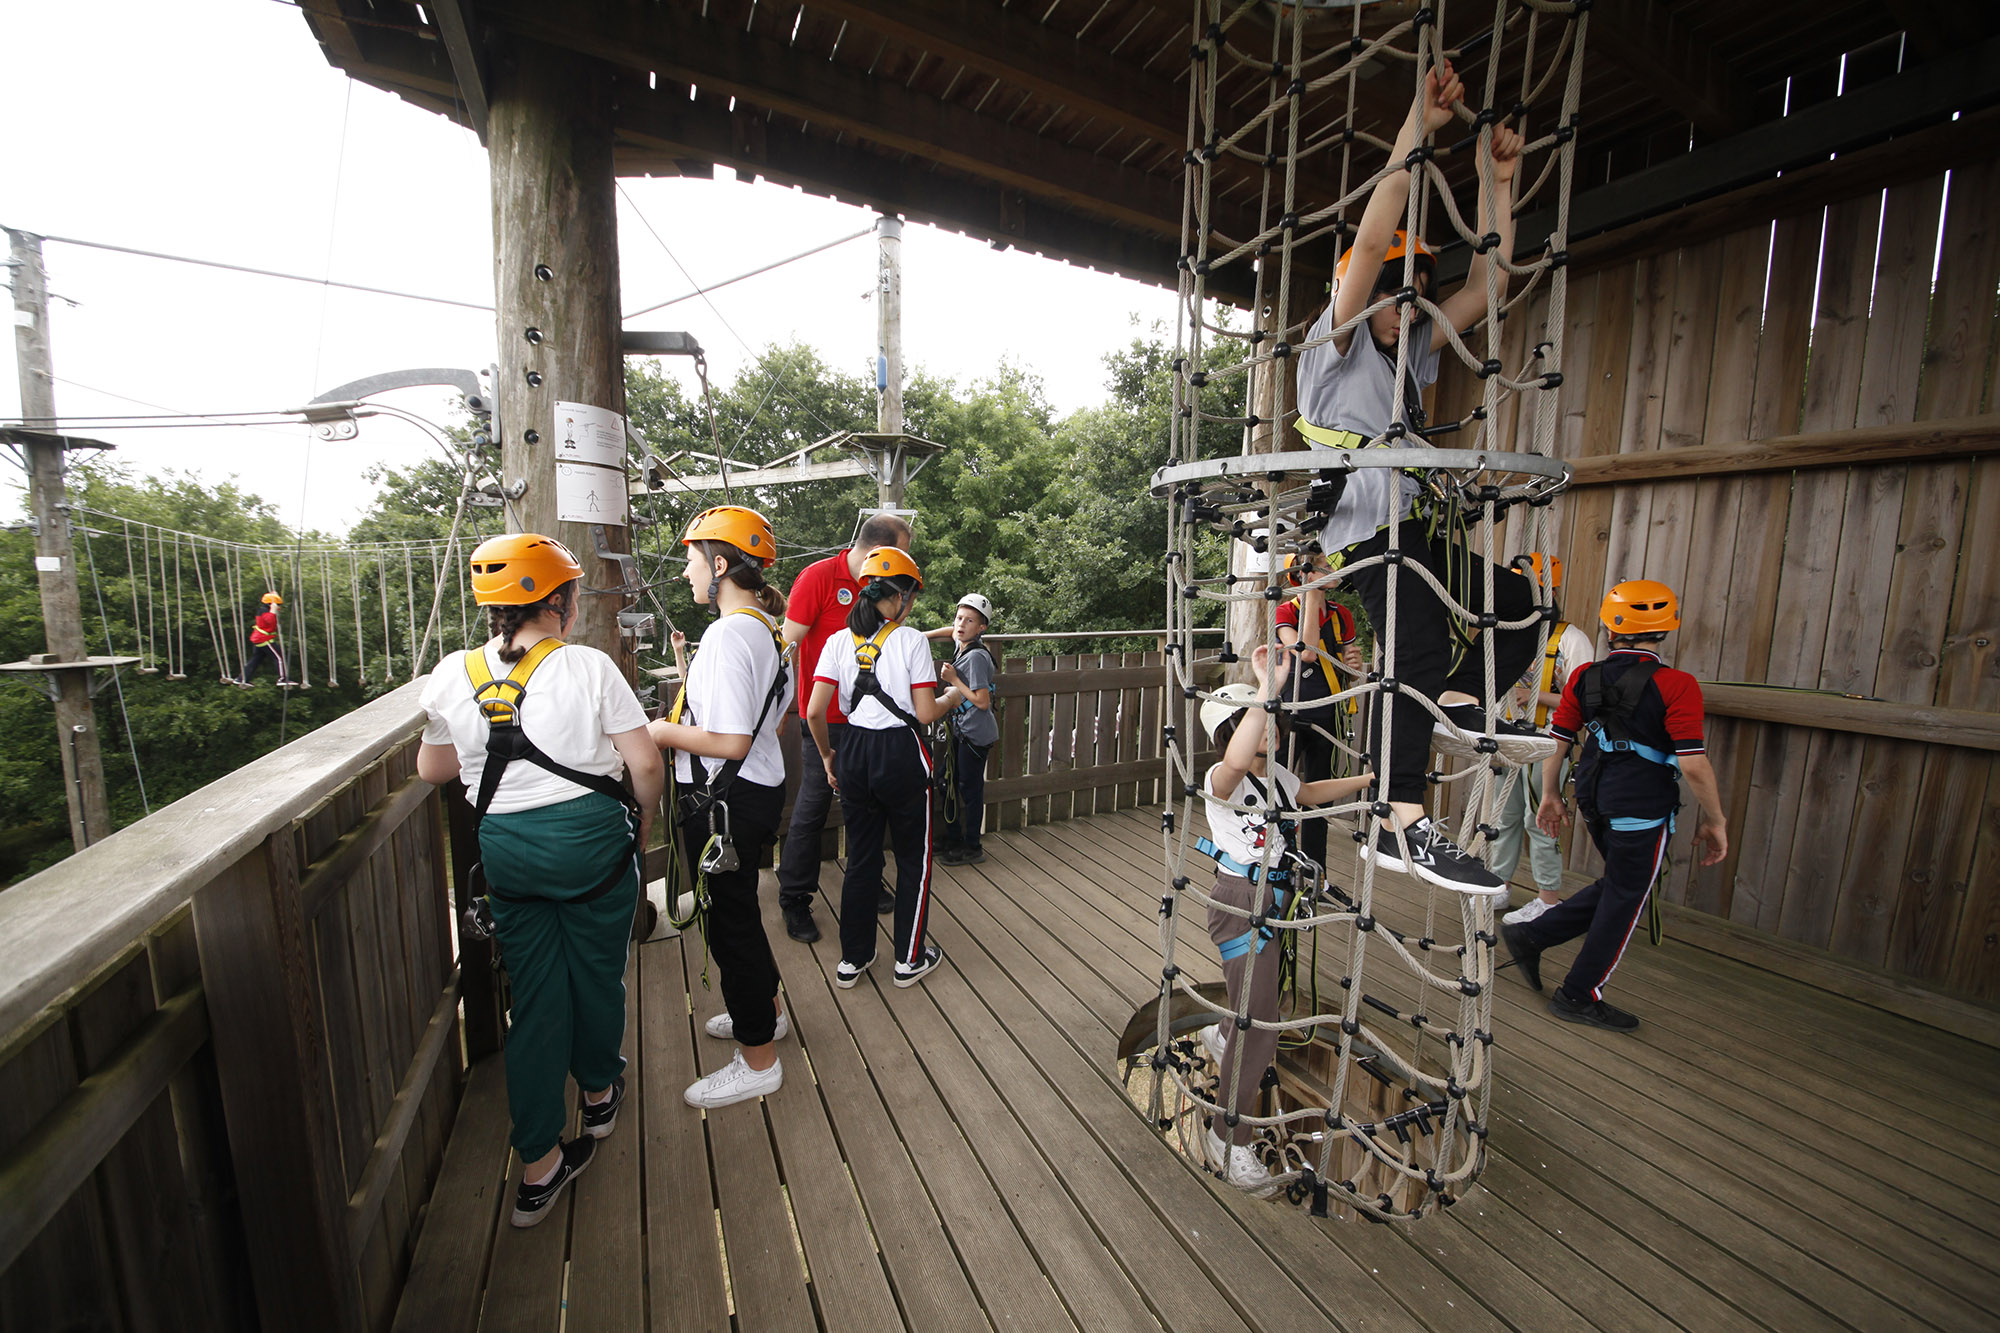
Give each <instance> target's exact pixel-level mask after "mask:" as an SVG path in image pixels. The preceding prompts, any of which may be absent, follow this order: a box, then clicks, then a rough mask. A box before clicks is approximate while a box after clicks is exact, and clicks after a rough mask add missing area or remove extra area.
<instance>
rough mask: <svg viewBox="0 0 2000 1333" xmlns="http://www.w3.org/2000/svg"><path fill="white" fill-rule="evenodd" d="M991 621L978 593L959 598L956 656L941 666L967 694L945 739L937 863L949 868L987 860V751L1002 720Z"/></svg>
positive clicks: (954, 615) (954, 628)
mask: <svg viewBox="0 0 2000 1333" xmlns="http://www.w3.org/2000/svg"><path fill="white" fill-rule="evenodd" d="M992 623H993V603H991V602H989V601H987V600H986V598H984V597H983V596H981V595H980V594H978V593H976V592H969V593H967V594H965V596H963V597H961V598H959V599H958V607H957V609H956V610H955V611H954V612H953V613H952V618H951V629H950V635H951V640H952V643H953V644H954V645H955V646H956V649H957V652H956V654H955V655H954V656H953V658H952V660H951V661H949V662H946V663H945V664H944V665H943V666H941V667H939V668H938V675H939V676H940V677H942V678H943V680H944V682H945V684H947V685H951V686H954V687H956V688H957V690H958V692H959V694H960V695H961V696H962V702H960V704H959V705H958V707H956V708H954V709H952V711H951V719H950V728H951V731H950V734H949V735H948V736H947V737H946V738H945V744H946V745H948V746H950V747H951V751H950V761H951V762H950V773H951V777H952V780H953V782H952V787H951V788H950V789H949V790H947V791H946V792H945V794H944V807H945V810H944V850H943V851H941V852H939V853H938V860H940V861H942V862H944V863H945V864H946V865H948V866H963V865H976V864H977V863H979V862H981V861H984V860H985V859H986V852H985V851H984V849H982V848H981V847H980V845H979V834H980V825H981V823H982V821H983V820H984V818H985V814H986V753H987V751H989V750H991V749H992V748H993V746H994V743H995V742H997V741H998V740H999V739H1000V722H999V720H998V719H997V718H995V717H994V716H993V675H994V668H993V654H992V653H991V652H989V651H988V650H987V647H986V641H985V639H984V638H983V637H982V636H984V635H985V633H986V629H987V627H988V626H989V625H991V624H992ZM932 633H933V634H935V633H936V631H932ZM925 637H927V638H928V637H930V636H929V635H926V636H925Z"/></svg>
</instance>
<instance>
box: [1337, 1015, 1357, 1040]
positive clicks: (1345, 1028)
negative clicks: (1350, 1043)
mask: <svg viewBox="0 0 2000 1333" xmlns="http://www.w3.org/2000/svg"><path fill="white" fill-rule="evenodd" d="M1340 1030H1341V1031H1342V1032H1345V1033H1346V1034H1347V1035H1348V1036H1350V1037H1357V1036H1360V1035H1361V1025H1360V1024H1359V1023H1357V1022H1355V1021H1354V1020H1353V1019H1351V1018H1343V1019H1341V1020H1340Z"/></svg>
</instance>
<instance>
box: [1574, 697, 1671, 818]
mask: <svg viewBox="0 0 2000 1333" xmlns="http://www.w3.org/2000/svg"><path fill="white" fill-rule="evenodd" d="M1660 666H1661V664H1660V663H1659V662H1658V661H1651V660H1649V661H1644V662H1637V663H1634V664H1633V665H1632V666H1630V667H1627V668H1626V669H1625V671H1624V673H1623V674H1621V675H1620V676H1619V677H1618V679H1617V680H1615V681H1613V682H1611V683H1610V684H1609V685H1607V684H1606V683H1605V679H1604V663H1602V662H1593V663H1592V664H1591V665H1590V666H1589V667H1587V668H1585V670H1584V673H1583V676H1582V677H1581V678H1580V679H1579V680H1578V681H1577V685H1576V698H1577V703H1578V704H1579V705H1580V706H1581V708H1582V710H1583V716H1584V718H1585V721H1584V724H1583V730H1584V741H1583V743H1584V747H1585V751H1586V754H1587V753H1588V751H1589V750H1591V749H1593V748H1594V749H1595V750H1596V751H1597V762H1596V763H1594V764H1592V765H1590V791H1589V792H1588V794H1586V793H1585V792H1583V791H1582V790H1581V788H1579V790H1578V792H1577V803H1578V805H1580V806H1583V807H1585V808H1587V809H1589V810H1593V811H1594V810H1597V809H1599V808H1600V807H1599V805H1598V803H1597V789H1598V787H1599V785H1600V784H1601V783H1602V782H1603V781H1604V764H1605V761H1606V760H1607V759H1608V758H1609V757H1610V756H1611V755H1614V754H1629V755H1634V756H1636V757H1638V758H1640V759H1645V760H1649V761H1650V762H1652V763H1655V764H1661V765H1663V766H1665V767H1667V768H1669V769H1672V770H1673V772H1674V775H1675V779H1676V780H1678V779H1679V776H1680V770H1681V761H1680V757H1679V756H1678V755H1674V754H1671V753H1669V752H1667V751H1666V750H1662V749H1659V748H1658V747H1656V746H1652V745H1647V744H1646V743H1645V742H1643V741H1639V740H1635V739H1633V736H1632V716H1633V713H1634V712H1635V711H1636V710H1637V708H1638V706H1639V700H1640V699H1641V698H1643V697H1644V695H1645V693H1646V686H1647V685H1648V684H1650V683H1651V682H1652V679H1653V674H1654V673H1655V672H1657V671H1658V670H1659V669H1660ZM1577 767H1578V770H1579V771H1581V769H1582V767H1583V765H1582V764H1581V763H1579V764H1578V766H1577ZM1593 818H1603V816H1593ZM1605 822H1606V823H1607V824H1608V825H1609V827H1611V828H1614V829H1618V830H1620V831H1623V832H1629V831H1634V830H1640V829H1649V828H1658V827H1659V826H1660V825H1662V824H1665V825H1666V826H1667V830H1668V832H1672V831H1673V826H1674V816H1673V815H1671V814H1668V815H1662V816H1660V817H1659V818H1657V819H1645V818H1642V817H1639V816H1636V815H1614V816H1612V817H1610V818H1609V819H1608V820H1606V821H1605Z"/></svg>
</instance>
